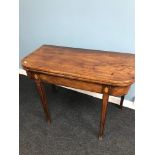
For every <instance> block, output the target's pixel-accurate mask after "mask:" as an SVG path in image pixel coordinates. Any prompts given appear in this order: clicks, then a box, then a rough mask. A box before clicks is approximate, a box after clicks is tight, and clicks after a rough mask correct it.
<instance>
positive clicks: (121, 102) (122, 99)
mask: <svg viewBox="0 0 155 155" xmlns="http://www.w3.org/2000/svg"><path fill="white" fill-rule="evenodd" d="M123 101H124V95H123V96H121V101H120V109H121V110H122V107H123Z"/></svg>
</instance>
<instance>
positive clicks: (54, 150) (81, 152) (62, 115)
mask: <svg viewBox="0 0 155 155" xmlns="http://www.w3.org/2000/svg"><path fill="white" fill-rule="evenodd" d="M19 82H20V100H19V101H20V106H19V107H20V118H19V120H20V139H19V142H20V152H19V153H20V155H134V154H135V111H134V110H131V109H128V108H123V111H121V110H120V109H118V108H117V107H116V106H115V105H114V104H111V103H110V104H109V107H108V111H107V118H106V127H105V135H104V139H103V141H99V140H98V137H97V135H98V126H99V118H100V106H101V100H100V99H97V98H94V97H91V96H88V95H84V94H81V93H77V92H75V91H71V90H67V89H64V88H61V87H57V91H55V92H53V91H52V86H51V85H47V84H46V85H45V89H46V92H47V98H48V103H49V109H50V113H51V116H52V124H50V125H49V124H48V123H46V121H45V119H44V113H43V110H42V107H41V104H40V98H39V95H38V93H37V91H36V89H35V85H34V82H33V81H32V80H30V79H28V78H27V77H26V76H21V75H20V81H19Z"/></svg>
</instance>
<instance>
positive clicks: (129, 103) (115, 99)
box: [19, 69, 135, 110]
mask: <svg viewBox="0 0 155 155" xmlns="http://www.w3.org/2000/svg"><path fill="white" fill-rule="evenodd" d="M19 74H22V75H25V76H27V74H26V71H25V70H24V69H19ZM61 87H64V86H61ZM64 88H67V89H71V90H74V91H77V92H80V93H83V94H87V95H90V96H93V97H96V98H99V99H102V94H99V93H93V92H90V91H85V90H81V89H74V88H70V87H64ZM109 102H111V103H114V104H118V105H119V104H120V97H115V96H110V97H109ZM123 106H124V107H127V108H130V109H134V110H135V104H134V102H132V101H129V100H126V99H124V102H123Z"/></svg>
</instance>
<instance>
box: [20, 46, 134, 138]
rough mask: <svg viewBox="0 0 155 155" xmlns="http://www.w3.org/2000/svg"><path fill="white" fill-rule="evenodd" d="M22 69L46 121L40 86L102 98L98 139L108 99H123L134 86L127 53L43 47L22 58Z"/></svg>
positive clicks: (129, 55) (131, 64) (131, 66)
mask: <svg viewBox="0 0 155 155" xmlns="http://www.w3.org/2000/svg"><path fill="white" fill-rule="evenodd" d="M22 66H23V68H24V69H25V70H26V71H27V75H28V76H29V77H30V78H31V79H33V80H35V82H36V85H37V89H38V92H39V94H40V96H41V100H42V105H43V108H44V111H45V114H46V119H47V120H50V121H51V119H50V115H49V112H48V107H47V100H46V97H45V91H44V89H43V85H42V82H46V83H51V84H55V85H62V86H67V87H72V88H78V89H82V90H87V91H92V92H97V93H101V94H104V96H103V101H102V108H101V123H100V130H99V138H100V139H102V137H103V132H104V126H105V118H106V111H107V105H108V97H109V95H114V96H124V95H125V94H127V93H128V90H129V88H130V86H131V84H132V83H133V82H134V54H129V53H116V52H108V51H97V50H89V49H77V48H69V47H58V46H52V45H43V46H41V47H40V48H39V49H37V50H36V51H34V52H33V53H31V54H29V55H28V56H27V57H25V58H24V59H23V60H22ZM120 104H121V106H122V104H123V100H121V103H120Z"/></svg>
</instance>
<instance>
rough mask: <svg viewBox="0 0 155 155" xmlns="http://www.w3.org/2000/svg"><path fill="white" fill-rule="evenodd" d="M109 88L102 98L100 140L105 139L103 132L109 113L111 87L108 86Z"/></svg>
mask: <svg viewBox="0 0 155 155" xmlns="http://www.w3.org/2000/svg"><path fill="white" fill-rule="evenodd" d="M106 88H107V89H108V90H107V91H106V92H105V90H104V92H103V93H104V95H103V99H102V107H101V119H100V129H99V140H102V139H103V132H104V127H105V120H106V113H107V107H108V99H109V94H108V91H109V88H108V87H106Z"/></svg>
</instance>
